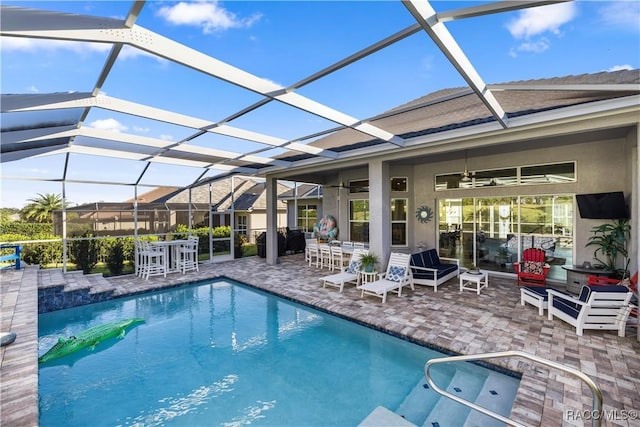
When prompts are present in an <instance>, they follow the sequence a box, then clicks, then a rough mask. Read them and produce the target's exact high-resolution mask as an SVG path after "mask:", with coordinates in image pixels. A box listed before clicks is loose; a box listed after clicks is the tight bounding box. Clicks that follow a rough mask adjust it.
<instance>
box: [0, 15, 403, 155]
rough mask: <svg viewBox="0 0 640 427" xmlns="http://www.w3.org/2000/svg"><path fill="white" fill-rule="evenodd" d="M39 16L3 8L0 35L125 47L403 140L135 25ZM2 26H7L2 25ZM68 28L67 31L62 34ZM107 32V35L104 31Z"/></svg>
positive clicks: (400, 142)
mask: <svg viewBox="0 0 640 427" xmlns="http://www.w3.org/2000/svg"><path fill="white" fill-rule="evenodd" d="M39 13H40V11H34V10H30V9H22V8H14V7H3V8H2V15H3V16H2V21H3V26H2V28H1V29H0V35H3V36H14V37H34V38H44V39H56V40H69V41H85V42H96V43H124V44H129V45H131V46H134V47H137V48H138V49H141V50H143V51H145V52H148V53H151V54H153V55H156V56H158V57H161V58H165V59H167V60H169V61H172V62H175V63H178V64H181V65H184V66H186V67H189V68H192V69H194V70H196V71H199V72H202V73H204V74H207V75H209V76H212V77H215V78H218V79H221V80H223V81H226V82H228V83H231V84H234V85H236V86H239V87H242V88H244V89H247V90H250V91H252V92H256V93H258V94H261V95H263V96H265V97H268V98H273V99H275V100H278V101H280V102H283V103H285V104H287V105H290V106H292V107H295V108H297V109H300V110H303V111H307V112H309V113H311V114H314V115H317V116H319V117H322V118H324V119H327V120H330V121H333V122H336V123H339V124H341V125H344V126H347V127H351V128H353V129H356V130H359V131H360V132H364V133H366V134H368V135H370V136H373V137H376V138H382V139H384V140H386V141H388V142H391V143H393V144H395V145H398V146H402V145H403V140H402V139H401V138H399V137H397V136H396V135H393V134H391V133H389V132H387V131H384V130H383V129H378V128H376V127H375V126H372V125H366V124H363V123H362V122H361V121H360V120H358V119H356V118H354V117H351V116H349V115H347V114H344V113H342V112H340V111H337V110H335V109H333V108H331V107H328V106H326V105H323V104H320V103H318V102H316V101H313V100H311V99H309V98H306V97H304V96H302V95H299V94H296V93H294V92H292V91H291V90H290V89H287V88H284V87H282V86H280V85H278V84H276V83H274V82H272V81H270V80H267V79H263V78H260V77H257V76H255V75H253V74H250V73H248V72H246V71H244V70H241V69H239V68H236V67H233V66H231V65H229V64H227V63H224V62H222V61H220V60H218V59H216V58H213V57H211V56H208V55H206V54H204V53H202V52H199V51H197V50H195V49H192V48H190V47H188V46H185V45H183V44H180V43H178V42H176V41H174V40H171V39H169V38H167V37H164V36H161V35H159V34H157V33H154V32H152V31H150V30H147V29H145V28H143V27H139V26H136V25H134V26H133V27H131V28H125V27H124V25H123V24H122V23H121V22H120V21H116V20H112V19H104V18H94V17H86V16H81V15H72V14H67V13H54V12H48V13H46V14H45V15H46V16H47V19H46V20H43V19H42V16H41V15H40V14H39ZM5 22H6V23H8V25H5ZM65 28H67V29H65ZM107 29H108V30H107Z"/></svg>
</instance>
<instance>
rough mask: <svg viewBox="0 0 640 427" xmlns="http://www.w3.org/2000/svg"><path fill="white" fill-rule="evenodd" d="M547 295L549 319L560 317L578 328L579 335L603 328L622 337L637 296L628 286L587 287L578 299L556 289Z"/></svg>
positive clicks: (583, 288) (549, 291)
mask: <svg viewBox="0 0 640 427" xmlns="http://www.w3.org/2000/svg"><path fill="white" fill-rule="evenodd" d="M547 294H548V295H549V307H548V313H549V320H553V318H554V317H557V318H558V319H561V320H564V321H565V322H567V323H569V324H570V325H572V326H575V328H576V334H577V335H578V336H582V333H583V331H584V330H585V329H600V330H612V331H616V330H617V331H618V336H620V337H624V334H625V327H626V324H627V319H628V318H629V313H630V312H631V305H630V304H629V301H630V300H631V297H632V295H633V293H632V292H631V291H629V289H627V288H626V287H624V286H594V287H589V286H583V287H582V289H581V291H580V296H579V297H578V298H575V297H573V296H570V295H567V294H564V293H562V292H558V291H556V290H553V289H549V290H547Z"/></svg>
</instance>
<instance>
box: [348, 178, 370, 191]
mask: <svg viewBox="0 0 640 427" xmlns="http://www.w3.org/2000/svg"><path fill="white" fill-rule="evenodd" d="M368 192H369V180H368V179H356V180H353V181H349V193H368Z"/></svg>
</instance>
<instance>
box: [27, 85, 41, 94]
mask: <svg viewBox="0 0 640 427" xmlns="http://www.w3.org/2000/svg"><path fill="white" fill-rule="evenodd" d="M28 91H29V92H31V93H38V92H40V89H38V88H37V87H36V86H34V85H31V86H29V89H28Z"/></svg>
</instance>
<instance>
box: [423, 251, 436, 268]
mask: <svg viewBox="0 0 640 427" xmlns="http://www.w3.org/2000/svg"><path fill="white" fill-rule="evenodd" d="M422 258H423V259H424V266H425V267H432V268H433V267H434V266H436V265H438V264H440V257H439V256H438V252H437V251H436V250H435V249H429V250H426V251H424V252H422Z"/></svg>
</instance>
